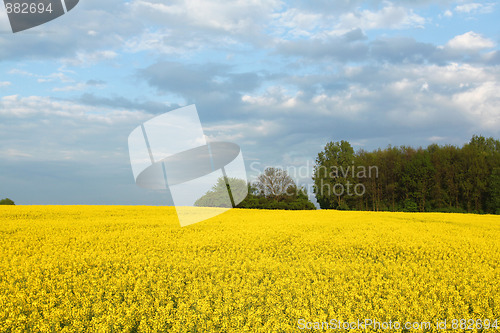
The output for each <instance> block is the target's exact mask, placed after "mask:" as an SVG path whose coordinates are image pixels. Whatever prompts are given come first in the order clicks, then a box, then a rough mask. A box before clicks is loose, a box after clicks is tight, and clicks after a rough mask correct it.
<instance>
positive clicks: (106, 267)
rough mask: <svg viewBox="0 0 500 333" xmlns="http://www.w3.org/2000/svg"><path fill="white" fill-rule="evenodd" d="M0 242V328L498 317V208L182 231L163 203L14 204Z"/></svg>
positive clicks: (240, 327)
mask: <svg viewBox="0 0 500 333" xmlns="http://www.w3.org/2000/svg"><path fill="white" fill-rule="evenodd" d="M0 239H1V242H0V332H86V331H88V332H122V331H124V332H295V331H316V330H309V329H311V328H314V325H318V324H314V323H320V322H321V323H325V322H328V323H330V322H341V321H342V322H352V321H357V320H365V319H368V318H371V319H373V320H374V321H379V322H381V323H388V322H396V321H397V322H401V323H404V322H406V321H408V322H433V323H434V322H436V321H440V320H445V319H447V325H448V328H449V329H451V325H452V320H453V319H466V320H467V319H474V320H477V319H481V320H482V321H474V323H475V324H477V323H480V322H482V323H483V324H484V323H485V321H484V320H486V319H489V320H490V321H491V323H490V325H493V324H494V320H495V319H500V217H499V216H491V215H484V216H477V215H460V214H411V213H407V214H405V213H369V212H338V211H308V212H297V211H296V212H291V211H257V210H231V211H229V212H227V213H225V214H223V215H220V216H218V217H215V218H213V219H210V220H208V221H205V222H201V223H198V224H194V225H191V226H188V227H185V228H180V227H179V225H178V222H177V220H176V217H175V210H174V209H172V208H167V207H85V206H76V207H39V206H34V207H23V206H14V207H1V208H0ZM486 323H487V322H486ZM483 324H482V325H483ZM498 325H499V326H500V321H499V322H498ZM477 327H479V326H477ZM477 327H476V329H473V330H469V331H468V332H471V331H481V330H480V329H477ZM483 327H484V326H483ZM330 328H331V327H330ZM376 330H378V331H381V329H374V328H373V327H372V328H369V329H368V330H366V331H376ZM326 331H328V330H326ZM330 331H332V332H333V331H336V332H339V331H340V330H330ZM386 331H387V332H394V331H405V330H404V329H401V330H396V329H392V330H386ZM406 331H409V332H421V331H438V330H437V329H436V328H434V327H433V328H431V329H430V330H429V329H426V328H424V329H411V330H406ZM453 331H460V330H459V329H454V330H453ZM462 331H463V330H462ZM498 331H500V329H496V328H490V329H488V330H484V332H498Z"/></svg>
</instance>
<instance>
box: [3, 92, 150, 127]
mask: <svg viewBox="0 0 500 333" xmlns="http://www.w3.org/2000/svg"><path fill="white" fill-rule="evenodd" d="M0 116H3V117H13V118H19V119H29V121H33V120H35V119H39V117H42V118H46V119H48V118H51V119H55V118H57V119H69V120H77V121H82V122H86V123H95V124H108V125H112V124H117V123H123V122H131V123H134V122H139V121H141V120H144V119H146V118H148V117H149V116H148V115H147V114H146V113H144V112H133V111H126V110H117V109H112V108H106V109H105V108H99V107H92V106H88V105H82V104H78V103H74V102H70V101H61V100H54V99H51V98H49V97H41V96H29V97H22V96H19V95H11V96H4V97H2V98H1V99H0Z"/></svg>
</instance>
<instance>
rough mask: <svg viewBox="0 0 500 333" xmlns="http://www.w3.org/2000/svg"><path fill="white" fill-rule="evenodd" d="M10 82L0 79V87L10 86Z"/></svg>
mask: <svg viewBox="0 0 500 333" xmlns="http://www.w3.org/2000/svg"><path fill="white" fill-rule="evenodd" d="M11 84H12V83H11V82H8V81H0V88H2V87H8V86H10V85H11Z"/></svg>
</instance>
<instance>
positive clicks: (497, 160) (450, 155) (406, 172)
mask: <svg viewBox="0 0 500 333" xmlns="http://www.w3.org/2000/svg"><path fill="white" fill-rule="evenodd" d="M313 182H314V187H313V188H314V194H315V195H316V199H317V201H318V203H319V205H320V207H321V208H322V209H340V210H371V211H409V212H470V213H491V214H500V141H499V140H495V139H494V138H491V137H490V138H485V137H483V136H477V135H475V136H473V137H472V139H471V140H470V142H469V143H467V144H465V145H463V146H462V147H456V146H453V145H445V146H439V145H437V144H432V145H430V146H428V147H427V148H418V149H414V148H412V147H407V146H401V147H391V146H389V147H388V148H386V149H378V150H375V151H371V152H367V151H364V150H359V151H357V152H354V149H353V148H352V146H351V145H350V143H349V142H347V141H340V142H329V143H328V144H327V145H326V146H325V148H324V150H323V151H321V152H320V153H319V154H318V157H317V158H316V165H315V168H314V173H313Z"/></svg>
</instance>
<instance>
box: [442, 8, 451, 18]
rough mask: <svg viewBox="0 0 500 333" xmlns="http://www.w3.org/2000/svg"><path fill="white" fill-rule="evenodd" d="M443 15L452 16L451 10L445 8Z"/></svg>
mask: <svg viewBox="0 0 500 333" xmlns="http://www.w3.org/2000/svg"><path fill="white" fill-rule="evenodd" d="M443 15H444V16H446V17H452V16H453V13H452V11H451V10H447V11H445V12H444V14H443Z"/></svg>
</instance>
